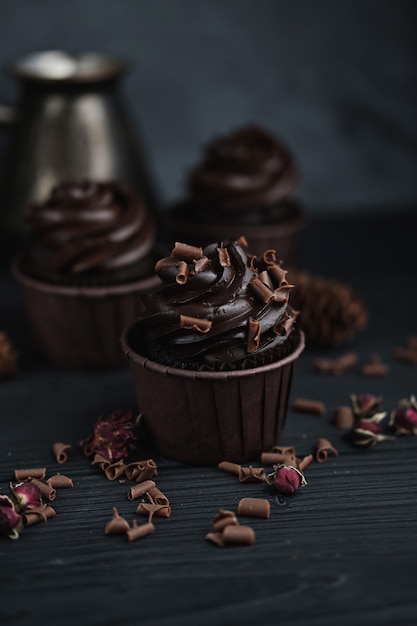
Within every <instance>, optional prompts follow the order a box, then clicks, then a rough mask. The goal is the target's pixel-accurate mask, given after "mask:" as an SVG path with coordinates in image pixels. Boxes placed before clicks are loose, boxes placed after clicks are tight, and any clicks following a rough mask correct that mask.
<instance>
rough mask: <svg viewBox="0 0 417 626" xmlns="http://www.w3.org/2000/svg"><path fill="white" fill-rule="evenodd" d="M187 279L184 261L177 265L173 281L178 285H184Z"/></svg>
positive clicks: (186, 267) (186, 266)
mask: <svg viewBox="0 0 417 626" xmlns="http://www.w3.org/2000/svg"><path fill="white" fill-rule="evenodd" d="M187 279H188V265H187V263H186V262H185V261H180V262H179V263H178V265H177V275H176V277H175V280H176V281H177V283H178V284H179V285H185V283H186V282H187Z"/></svg>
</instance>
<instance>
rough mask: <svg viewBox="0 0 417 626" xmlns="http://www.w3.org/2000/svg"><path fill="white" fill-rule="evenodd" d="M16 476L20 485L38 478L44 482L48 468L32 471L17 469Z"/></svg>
mask: <svg viewBox="0 0 417 626" xmlns="http://www.w3.org/2000/svg"><path fill="white" fill-rule="evenodd" d="M14 475H15V478H16V480H17V481H18V482H19V483H22V482H25V481H26V480H31V479H32V478H38V479H39V480H42V479H43V478H45V476H46V467H34V468H31V469H15V471H14Z"/></svg>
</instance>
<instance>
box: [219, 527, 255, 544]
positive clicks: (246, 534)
mask: <svg viewBox="0 0 417 626" xmlns="http://www.w3.org/2000/svg"><path fill="white" fill-rule="evenodd" d="M222 540H223V544H224V545H228V544H237V545H248V546H249V545H251V544H253V543H254V542H255V531H254V530H253V528H251V527H250V526H243V525H242V524H238V525H237V526H232V525H230V526H226V528H225V529H224V530H223V532H222Z"/></svg>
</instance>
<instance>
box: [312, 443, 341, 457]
mask: <svg viewBox="0 0 417 626" xmlns="http://www.w3.org/2000/svg"><path fill="white" fill-rule="evenodd" d="M329 452H331V453H332V454H334V455H335V456H339V453H338V451H337V450H336V448H335V447H334V446H332V444H331V443H330V441H329V440H328V439H323V438H321V439H318V440H317V443H316V454H315V457H316V461H317V462H318V463H323V461H326V460H327V456H328V454H329Z"/></svg>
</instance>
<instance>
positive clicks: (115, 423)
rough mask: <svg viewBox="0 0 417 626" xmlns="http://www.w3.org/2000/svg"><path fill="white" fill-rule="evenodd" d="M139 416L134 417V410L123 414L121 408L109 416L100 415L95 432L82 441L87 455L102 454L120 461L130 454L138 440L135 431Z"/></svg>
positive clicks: (109, 459) (110, 459)
mask: <svg viewBox="0 0 417 626" xmlns="http://www.w3.org/2000/svg"><path fill="white" fill-rule="evenodd" d="M137 422H138V418H134V419H132V411H128V412H127V413H126V414H125V415H122V411H121V409H119V410H118V411H114V412H113V413H111V414H110V415H109V416H108V417H103V416H100V417H99V419H98V420H97V422H96V425H95V426H94V430H93V432H92V433H91V434H90V435H89V436H88V437H87V438H86V439H83V440H82V441H81V442H80V445H81V446H82V448H83V452H84V454H85V456H92V455H93V454H96V453H97V454H101V455H102V456H104V457H105V458H106V459H108V461H110V462H113V461H118V460H119V459H123V458H125V457H126V456H128V454H129V452H130V450H131V449H132V447H133V444H134V442H135V441H136V435H135V434H134V432H133V429H134V427H135V426H136V424H137Z"/></svg>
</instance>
